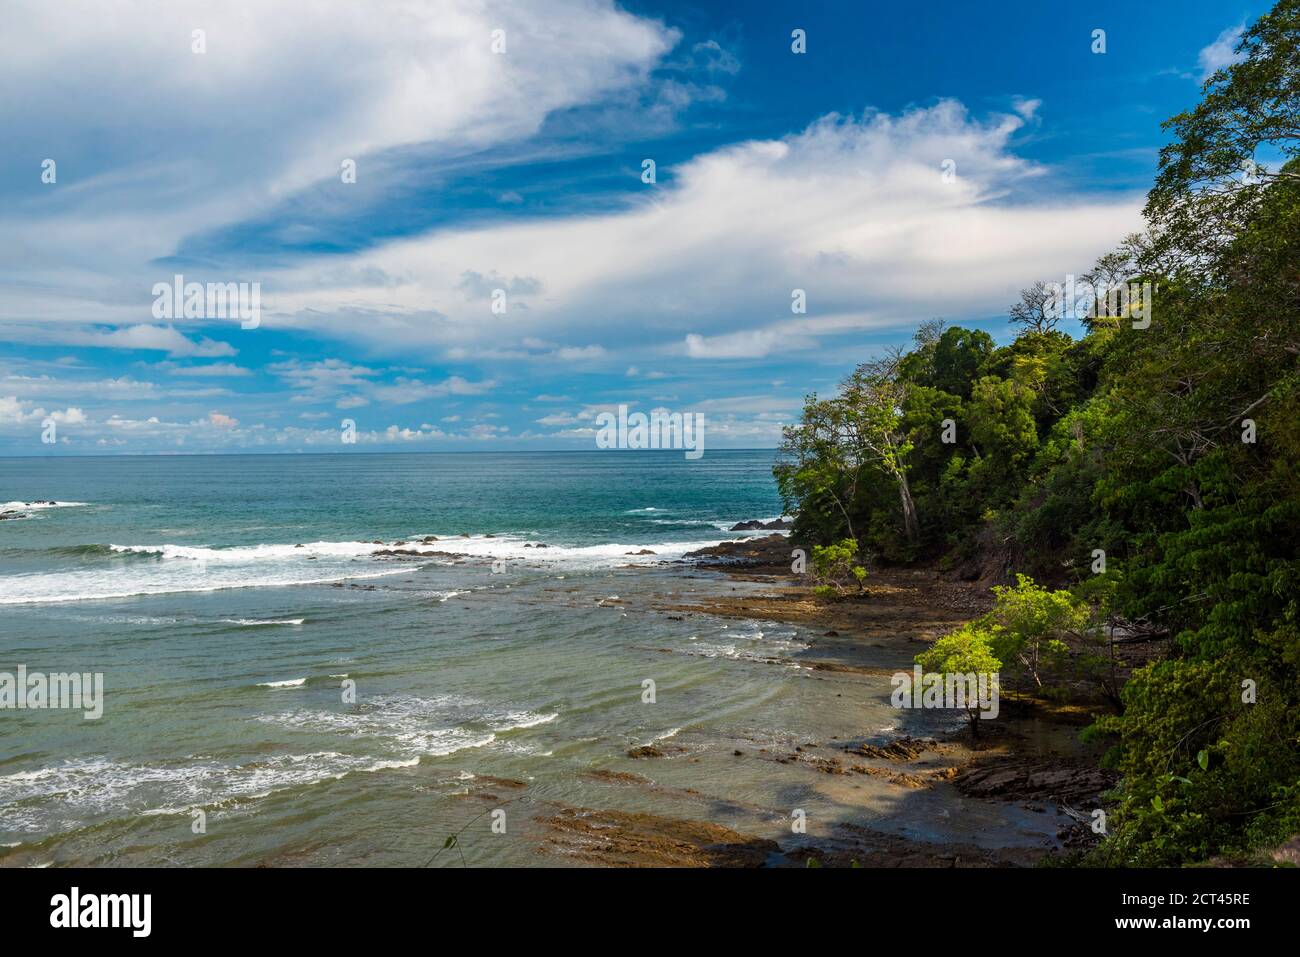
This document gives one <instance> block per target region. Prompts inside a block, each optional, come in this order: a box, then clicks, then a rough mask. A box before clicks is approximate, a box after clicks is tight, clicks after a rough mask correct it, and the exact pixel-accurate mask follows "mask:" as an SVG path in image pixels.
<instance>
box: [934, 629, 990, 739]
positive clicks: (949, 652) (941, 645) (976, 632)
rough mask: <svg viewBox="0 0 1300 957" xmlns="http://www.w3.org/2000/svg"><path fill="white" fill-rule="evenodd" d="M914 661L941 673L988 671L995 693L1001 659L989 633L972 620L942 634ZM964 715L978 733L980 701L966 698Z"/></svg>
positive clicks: (976, 736)
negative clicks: (990, 640)
mask: <svg viewBox="0 0 1300 957" xmlns="http://www.w3.org/2000/svg"><path fill="white" fill-rule="evenodd" d="M916 663H917V664H919V665H920V666H921V667H922V668H924V669H925V670H926V671H928V672H932V673H935V674H941V675H972V674H973V675H988V681H989V685H990V688H991V689H992V690H993V693H994V694H996V693H997V686H998V671H999V670H1000V669H1001V668H1002V662H1001V661H999V660H998V657H997V656H996V655H995V654H994V653H993V650H992V648H991V647H990V645H989V638H988V633H987V632H985V631H983V630H981V629H980V628H979V627H978V626H977V625H976V624H975V623H974V622H968V623H967V624H965V625H963V626H962V627H961V628H958V629H957V630H956V631H954V632H950V633H949V634H946V635H944V636H943V637H942V638H940V639H939V640H938V641H936V642H935V643H934V644H933V645H931V646H930V647H929V648H927V649H926V650H925V651H923V652H921V653H920V654H919V655H917V656H916ZM966 717H967V719H968V720H969V721H970V733H971V737H973V738H978V737H979V733H980V725H979V721H980V710H979V702H978V701H975V702H971V701H969V700H968V701H967V702H966Z"/></svg>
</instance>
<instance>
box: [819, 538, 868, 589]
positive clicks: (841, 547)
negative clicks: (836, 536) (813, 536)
mask: <svg viewBox="0 0 1300 957" xmlns="http://www.w3.org/2000/svg"><path fill="white" fill-rule="evenodd" d="M857 556H858V543H857V542H856V541H854V540H853V539H851V538H846V539H844V540H842V541H841V542H839V543H838V544H836V545H814V546H813V549H812V564H813V575H814V577H815V578H816V581H817V584H816V585H814V586H813V592H814V593H815V594H816V595H817V596H818V597H819V598H843V597H844V592H845V586H846V585H848V584H856V585H857V586H858V591H859V592H861V591H862V590H863V582H865V581H866V580H867V570H866V569H865V568H863V567H862V566H861V565H859V564H858V563H857Z"/></svg>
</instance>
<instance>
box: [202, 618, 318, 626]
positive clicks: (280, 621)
mask: <svg viewBox="0 0 1300 957" xmlns="http://www.w3.org/2000/svg"><path fill="white" fill-rule="evenodd" d="M306 620H307V619H306V618H222V619H221V622H222V624H226V625H244V626H247V627H251V626H254V625H301V624H302V623H303V622H304V621H306Z"/></svg>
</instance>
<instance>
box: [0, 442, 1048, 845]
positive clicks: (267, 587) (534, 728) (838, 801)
mask: <svg viewBox="0 0 1300 957" xmlns="http://www.w3.org/2000/svg"><path fill="white" fill-rule="evenodd" d="M771 462H772V454H771V453H770V452H710V453H709V454H708V455H707V456H706V457H705V458H704V459H702V460H699V461H696V462H688V461H684V460H683V459H682V458H681V456H680V454H679V453H556V454H551V453H536V454H514V455H508V454H483V455H452V454H447V455H437V454H431V455H334V456H262V457H258V456H204V457H187V458H130V459H93V460H87V459H81V460H67V459H63V460H58V459H52V460H32V459H25V460H23V459H9V460H0V500H13V501H25V500H31V499H33V498H41V499H54V500H58V501H67V502H76V503H82V504H78V505H74V506H69V507H66V508H47V509H41V510H25V509H22V508H19V510H20V511H22V512H24V514H27V515H28V516H29V517H27V518H23V519H17V520H7V521H4V522H0V602H2V603H4V605H5V607H4V608H3V609H0V621H2V622H3V625H2V627H0V671H6V670H10V671H11V670H14V669H15V668H16V667H17V666H18V665H19V664H22V665H26V666H27V668H28V670H29V671H45V672H55V671H77V672H102V673H103V675H104V683H105V689H106V690H105V702H104V713H103V717H102V718H100V719H98V720H85V719H84V718H83V716H82V714H81V712H78V711H59V710H39V711H33V710H26V711H14V710H0V845H3V848H0V863H4V864H9V865H45V864H51V863H53V864H73V863H80V864H176V865H222V864H253V863H269V864H305V865H316V864H334V865H388V864H392V865H412V864H422V863H425V862H426V861H428V860H430V859H431V858H435V863H438V864H440V865H441V864H450V865H456V866H459V865H461V864H462V863H469V864H533V863H548V864H556V863H564V862H565V860H564V858H562V857H556V856H554V855H553V854H550V855H548V854H545V853H542V851H543V850H544V849H545V846H546V842H545V833H544V829H543V828H541V827H540V826H539V825H538V824H537V823H536V818H538V817H541V816H545V815H546V814H548V813H551V812H552V811H553V810H554V808H555V806H557V805H577V806H588V807H611V808H620V809H626V810H643V811H651V812H655V813H662V814H666V815H671V816H678V817H692V818H698V819H701V820H709V821H714V822H716V823H720V824H725V825H728V826H731V827H734V828H737V829H738V830H742V831H744V832H746V833H754V834H760V835H762V836H766V837H776V838H780V837H782V836H788V834H789V816H790V814H791V811H792V809H794V808H796V807H797V808H801V809H804V810H805V811H806V813H807V814H808V819H809V822H810V826H809V831H810V833H813V834H816V833H818V832H819V831H824V830H825V829H827V828H829V827H830V826H832V825H833V824H834V823H835V822H836V821H842V820H853V821H858V822H861V823H869V824H872V825H873V826H877V827H881V828H884V829H888V830H894V831H899V832H902V833H908V834H914V835H916V836H920V837H925V838H928V839H931V840H945V839H953V840H958V839H959V840H962V841H967V842H972V843H981V842H996V843H999V844H1006V843H1013V842H1015V841H1023V842H1025V843H1041V840H1042V838H1043V836H1044V833H1046V832H1047V831H1048V830H1050V822H1048V821H1046V820H1044V816H1043V815H1037V816H1033V818H1034V819H1031V816H1029V815H1024V814H1022V813H1020V812H1017V811H1015V810H1014V809H1004V808H996V807H994V806H992V805H983V804H980V803H979V802H965V801H962V800H961V799H960V798H959V797H958V796H957V795H956V794H955V792H953V791H952V790H951V789H948V788H946V787H939V788H935V789H933V790H927V791H905V790H903V789H899V788H896V787H891V786H890V785H888V784H886V783H883V782H881V781H879V780H877V779H869V778H854V779H853V780H845V779H840V778H835V779H832V778H831V777H830V776H824V775H820V776H819V775H817V774H811V775H810V773H809V771H808V769H807V768H806V767H800V766H787V765H782V764H779V763H776V762H774V761H773V760H771V759H770V757H771V756H772V755H774V754H777V753H780V752H782V751H784V752H788V751H790V750H791V749H792V748H793V747H795V746H796V745H799V744H802V743H805V742H810V741H818V742H826V741H828V740H829V739H830V738H832V737H838V738H840V739H841V740H850V739H855V740H856V739H862V738H869V739H873V740H883V739H884V738H885V737H887V736H888V735H889V734H890V733H891V732H896V731H898V730H906V731H910V732H912V733H932V732H934V731H936V730H940V729H941V728H942V727H943V726H944V724H945V722H944V720H943V719H942V718H941V717H937V716H935V715H933V714H915V713H907V714H906V715H900V713H899V712H896V711H894V710H892V709H891V708H890V707H889V705H888V692H889V685H888V679H886V678H883V677H869V676H862V675H851V674H827V673H819V672H813V671H812V670H810V669H809V668H807V667H804V666H801V665H800V664H799V659H800V657H801V656H803V655H805V653H806V649H807V647H808V644H809V641H810V640H811V638H812V637H813V636H811V635H808V634H805V633H804V632H803V631H802V630H801V629H799V628H797V627H795V626H788V625H778V624H774V623H757V622H737V621H728V620H724V619H721V618H715V617H711V616H705V615H681V614H670V613H667V612H665V611H662V610H657V609H658V608H659V607H660V606H661V605H662V604H663V596H672V598H671V599H670V600H674V599H679V598H682V597H684V596H685V597H690V595H691V593H692V592H693V593H694V594H696V595H699V594H706V593H721V592H728V593H731V592H732V591H733V590H734V589H742V590H743V589H746V588H754V589H761V587H762V586H759V585H752V584H743V583H734V582H731V581H729V580H726V579H724V578H723V577H721V576H719V575H716V574H712V573H705V572H699V571H695V570H692V569H690V568H687V567H683V566H681V565H674V564H670V563H669V562H670V561H671V560H672V559H675V558H677V557H678V556H680V555H681V554H683V553H684V552H685V551H687V550H689V549H691V548H695V547H699V545H700V544H702V543H706V542H715V541H718V540H719V539H721V538H724V537H736V535H735V534H728V535H724V534H723V532H722V529H723V528H726V527H727V526H729V525H730V524H732V523H734V522H737V521H740V520H742V519H748V518H771V517H775V516H776V515H777V514H779V512H780V502H779V499H778V498H777V495H776V491H775V488H774V486H773V483H772V480H771V473H770V468H771ZM13 507H17V506H13ZM461 533H468V534H469V535H470V536H471V537H470V538H461V537H460V535H461ZM424 536H438V537H439V538H440V539H449V540H447V541H439V542H438V543H434V544H431V545H428V546H423V545H422V546H419V547H420V548H422V549H423V548H429V549H439V548H444V547H445V548H446V549H448V550H450V551H455V552H460V553H468V554H469V555H471V556H472V557H471V558H470V559H468V560H466V559H458V558H456V557H454V556H453V555H451V554H447V553H443V554H438V555H428V556H420V557H418V558H413V559H412V558H407V559H400V558H394V557H391V556H382V555H376V554H374V553H375V552H376V551H378V550H380V549H382V548H387V547H392V546H393V545H394V544H395V543H396V542H399V541H405V542H408V543H409V542H412V541H413V540H416V539H419V538H422V537H424ZM487 536H492V537H487ZM375 541H379V542H381V543H383V544H381V545H375V544H373V543H374V542H375ZM539 543H545V544H547V545H548V546H549V547H548V548H546V549H540V548H536V547H528V548H526V547H525V546H526V545H530V546H535V545H537V544H539ZM298 545H302V546H303V547H301V548H299V547H297V546H298ZM403 547H410V546H409V545H408V546H403ZM641 549H650V550H652V551H654V552H655V554H654V555H652V556H646V555H637V556H631V555H627V554H626V553H627V552H634V551H640V550H641ZM494 562H495V564H494ZM630 564H636V565H637V566H639V567H626V566H628V565H630ZM646 680H652V681H653V682H654V687H655V701H654V702H653V703H647V702H645V701H643V689H644V685H643V682H645V681H646ZM350 683H351V684H350ZM350 686H354V687H355V702H351V701H347V700H345V697H344V695H345V690H346V688H348V687H350ZM652 743H658V745H659V746H660V747H662V748H664V749H665V751H666V752H667V754H666V756H665V757H662V758H655V759H650V760H636V759H633V758H630V757H628V756H627V754H626V752H627V751H628V749H630V748H634V747H637V746H640V745H647V744H652ZM762 749H767V752H766V753H765V752H764V751H763V750H762ZM736 750H740V751H742V752H744V753H743V754H742V755H740V756H737V755H735V754H734V752H735V751H736ZM602 771H613V772H625V773H632V774H637V775H641V776H642V777H644V778H646V779H648V780H647V781H636V780H627V779H617V778H609V777H604V778H602V777H600V776H598V775H597V776H593V775H592V772H602ZM496 779H505V780H496ZM512 782H526V785H527V786H526V787H518V786H515V785H514V784H513V783H512ZM496 809H501V810H503V811H504V812H505V815H504V821H505V824H506V826H505V833H504V834H499V833H494V832H493V831H492V830H491V828H490V824H491V818H490V812H491V811H492V810H496ZM196 812H201V815H202V818H203V823H204V825H205V827H206V832H205V833H195V830H194V827H195V821H196V818H197V817H198V814H196ZM485 815H489V816H485ZM462 828H465V830H464V833H463V835H462V837H461V840H460V843H459V846H457V847H455V848H453V849H451V850H444V851H442V852H441V853H439V848H441V847H442V845H443V843H444V841H445V839H446V837H447V835H448V834H451V833H453V832H457V831H460V830H461V829H462ZM1009 835H1010V836H1009ZM435 855H436V857H435Z"/></svg>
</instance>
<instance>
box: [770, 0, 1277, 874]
mask: <svg viewBox="0 0 1300 957" xmlns="http://www.w3.org/2000/svg"><path fill="white" fill-rule="evenodd" d="M1239 53H1240V54H1241V57H1242V59H1241V61H1240V62H1238V63H1237V64H1236V65H1233V66H1230V67H1228V68H1226V69H1224V70H1220V71H1219V72H1218V73H1216V74H1215V75H1214V76H1213V77H1211V78H1210V79H1209V80H1208V81H1207V82H1206V84H1205V86H1204V88H1203V96H1202V101H1201V103H1200V104H1199V105H1198V106H1197V107H1196V108H1195V109H1193V110H1191V111H1189V112H1187V113H1183V114H1180V115H1179V116H1176V117H1174V118H1173V119H1172V120H1170V121H1169V122H1168V123H1166V124H1165V125H1166V128H1167V129H1168V130H1169V131H1170V133H1171V138H1170V144H1169V145H1168V146H1166V147H1165V148H1164V150H1163V151H1162V153H1161V158H1160V166H1159V171H1158V175H1157V179H1156V182H1155V185H1154V187H1153V189H1152V190H1151V192H1150V194H1149V196H1148V202H1147V206H1146V209H1145V214H1146V221H1147V228H1146V231H1145V232H1143V233H1142V234H1140V235H1134V236H1130V237H1129V238H1128V239H1126V240H1125V241H1124V242H1123V243H1122V245H1121V246H1120V248H1119V249H1118V250H1116V251H1115V252H1114V253H1112V254H1109V255H1107V256H1104V257H1102V259H1101V260H1100V261H1099V262H1098V263H1097V264H1096V266H1095V267H1094V268H1093V270H1092V271H1091V273H1090V274H1089V275H1088V276H1087V277H1082V278H1087V279H1088V280H1089V281H1090V282H1091V283H1092V284H1093V285H1094V286H1095V288H1096V291H1097V295H1096V296H1095V299H1090V300H1089V308H1088V309H1087V310H1086V311H1085V312H1086V314H1083V315H1076V316H1075V317H1074V318H1077V319H1078V320H1079V323H1078V325H1077V327H1076V326H1073V325H1071V324H1070V323H1069V322H1068V321H1067V322H1062V321H1061V320H1062V318H1063V317H1061V316H1060V315H1059V314H1058V313H1059V310H1056V309H1054V308H1053V301H1052V299H1051V290H1050V288H1049V287H1046V286H1044V284H1042V283H1037V284H1035V285H1034V286H1031V287H1030V288H1028V289H1026V290H1025V291H1024V292H1023V293H1022V294H1021V301H1020V302H1019V303H1017V304H1016V306H1014V307H1013V308H1012V310H1011V318H1012V320H1013V322H1014V323H1015V324H1016V325H1017V326H1018V327H1019V331H1018V335H1017V336H1016V338H1015V340H1014V341H1013V342H1011V343H1010V344H1009V345H1005V346H997V345H996V344H995V342H994V341H993V339H992V338H990V337H989V336H988V335H987V334H985V333H984V332H980V331H972V330H969V329H962V328H944V326H943V324H942V323H939V322H933V323H929V324H927V325H925V326H923V327H922V328H921V330H920V331H919V332H918V333H917V335H916V337H915V341H914V343H913V346H912V348H910V349H909V350H906V351H904V350H897V351H895V352H891V353H889V354H887V355H885V356H884V357H882V358H879V359H875V360H873V361H871V362H867V363H864V364H863V365H861V366H860V367H858V368H857V369H856V370H855V371H854V372H853V373H852V374H851V375H850V376H849V377H848V378H847V379H846V380H845V381H844V383H843V386H842V388H841V390H840V392H839V393H838V394H837V395H836V396H834V397H831V398H820V397H818V396H815V395H813V396H810V397H809V398H808V399H807V401H806V404H805V408H804V410H803V414H802V419H801V421H800V423H799V424H798V425H795V426H792V427H790V428H788V429H787V430H786V436H785V441H784V444H783V449H782V453H783V454H782V456H781V460H780V462H779V464H778V465H777V467H776V477H777V481H778V484H779V486H780V489H781V492H782V495H783V496H784V498H785V500H786V505H787V508H788V510H789V511H790V512H791V513H792V514H794V515H796V523H795V530H794V535H795V537H796V538H798V539H800V540H802V541H805V542H809V543H820V544H823V545H831V544H836V543H840V542H842V541H844V540H849V541H850V542H851V543H853V544H855V545H856V555H857V556H859V558H860V559H862V560H866V559H870V560H871V561H875V562H881V563H891V562H912V561H922V560H926V561H937V562H939V563H940V565H941V567H944V568H945V569H948V570H951V571H953V572H954V573H959V574H965V575H966V576H967V577H978V578H981V579H982V580H985V581H988V582H990V583H993V582H1003V583H1008V584H1010V583H1012V582H1013V581H1014V580H1015V576H1017V575H1027V576H1031V578H1032V579H1033V580H1028V579H1026V580H1022V581H1020V583H1019V585H1018V586H1012V587H1008V588H1006V589H1003V590H1002V591H1001V592H999V596H998V608H997V609H995V612H994V613H993V615H992V616H990V617H989V618H986V619H982V620H981V621H979V622H976V623H973V624H972V625H971V626H968V628H967V629H964V630H963V631H962V632H961V633H959V634H958V635H957V636H953V637H952V638H951V640H950V641H949V642H948V644H947V645H946V646H945V647H944V649H942V650H943V651H944V653H945V655H947V654H949V653H957V654H959V655H960V656H964V660H983V661H987V660H988V659H987V658H985V657H984V656H985V655H986V654H991V655H994V656H996V658H995V660H997V661H999V662H1000V663H1001V665H1002V667H1003V680H1004V686H1006V683H1007V681H1008V680H1011V681H1012V682H1013V683H1015V682H1018V683H1019V684H1020V685H1021V686H1027V684H1026V683H1027V682H1028V683H1032V687H1030V688H1029V690H1030V692H1031V693H1034V694H1050V693H1051V692H1052V689H1053V688H1061V687H1065V684H1064V682H1065V681H1066V680H1067V679H1070V680H1075V681H1077V680H1078V679H1079V677H1080V675H1083V676H1084V677H1090V678H1091V679H1093V680H1095V682H1096V686H1097V688H1098V690H1099V692H1100V694H1099V696H1098V700H1099V701H1103V702H1104V701H1107V700H1109V701H1110V703H1111V707H1110V708H1099V709H1098V710H1099V714H1100V716H1099V719H1098V721H1097V722H1096V724H1095V725H1094V727H1093V729H1092V732H1091V733H1093V734H1094V735H1099V736H1104V737H1106V738H1108V739H1109V741H1110V742H1111V744H1112V747H1111V749H1110V752H1109V754H1108V756H1107V759H1106V760H1107V761H1108V762H1110V763H1111V764H1112V765H1113V766H1114V767H1116V768H1117V769H1118V770H1119V771H1120V772H1121V774H1122V784H1121V785H1120V788H1119V790H1118V791H1117V792H1116V794H1115V795H1114V797H1115V801H1116V805H1115V808H1114V810H1113V811H1112V813H1111V815H1110V827H1109V836H1108V837H1107V839H1106V840H1105V842H1104V843H1103V844H1102V845H1101V847H1100V848H1099V849H1098V850H1097V851H1096V852H1095V853H1094V855H1093V859H1094V860H1095V861H1097V862H1099V863H1100V862H1106V863H1111V864H1133V865H1169V864H1181V863H1189V862H1194V861H1198V860H1204V859H1207V858H1209V857H1211V856H1214V855H1219V854H1235V853H1239V852H1244V851H1248V850H1249V849H1251V848H1256V847H1262V846H1266V845H1267V844H1269V843H1270V842H1277V841H1279V840H1282V839H1285V838H1286V837H1289V836H1290V835H1292V834H1294V833H1296V832H1297V831H1300V617H1298V601H1300V366H1298V360H1297V357H1298V356H1300V0H1282V2H1280V3H1278V5H1277V6H1276V7H1275V8H1274V9H1273V11H1272V12H1271V13H1270V14H1268V15H1267V16H1265V17H1263V18H1261V19H1260V20H1259V21H1258V22H1257V23H1256V24H1255V25H1254V26H1253V27H1252V28H1251V29H1250V30H1249V31H1248V32H1247V33H1246V34H1245V35H1244V36H1243V37H1242V39H1241V43H1240V46H1239ZM1033 278H1035V277H1026V279H1027V280H1028V279H1033ZM1064 278H1065V277H1061V280H1064ZM1129 281H1132V282H1134V283H1137V284H1139V286H1138V288H1140V284H1141V283H1144V282H1149V283H1151V286H1150V289H1151V293H1150V295H1149V301H1143V300H1142V299H1141V297H1140V296H1139V297H1137V298H1134V299H1133V300H1132V301H1129V302H1127V303H1125V302H1123V301H1122V300H1121V299H1120V297H1117V296H1114V295H1110V296H1107V295H1106V293H1107V292H1108V291H1110V290H1113V289H1114V288H1116V285H1117V284H1119V283H1123V284H1124V286H1125V288H1127V286H1128V282H1129ZM1148 307H1149V308H1150V323H1149V325H1148V324H1146V323H1144V322H1140V321H1135V318H1134V317H1135V314H1137V313H1140V312H1143V311H1144V310H1145V309H1147V308H1148ZM1062 326H1068V327H1070V328H1077V329H1078V335H1077V337H1072V336H1070V335H1068V334H1066V332H1065V331H1063V329H1062ZM1143 326H1145V328H1143ZM852 554H854V553H853V552H849V553H848V554H846V555H845V556H844V557H845V558H848V557H849V556H851V555H852ZM1035 581H1036V582H1037V583H1038V584H1035ZM1053 615H1055V616H1057V617H1056V618H1052V616H1053ZM1017 616H1019V617H1017ZM1025 622H1030V624H1025ZM1102 622H1108V623H1110V624H1111V625H1112V626H1113V625H1115V624H1116V623H1118V624H1120V625H1121V626H1122V627H1123V629H1124V630H1125V631H1126V632H1127V633H1135V632H1138V633H1146V634H1154V635H1165V636H1168V639H1169V640H1168V641H1167V642H1165V643H1164V644H1163V645H1160V646H1157V647H1162V648H1163V649H1165V650H1164V651H1163V652H1162V653H1161V655H1160V656H1159V658H1158V660H1155V661H1152V662H1150V663H1148V664H1147V665H1146V666H1144V667H1141V668H1139V669H1137V670H1136V671H1134V672H1133V674H1132V675H1131V677H1129V679H1128V680H1127V681H1126V682H1123V683H1122V687H1119V686H1117V685H1116V684H1115V683H1114V682H1113V680H1112V678H1113V669H1112V668H1108V667H1107V664H1106V654H1105V651H1104V649H1102V650H1100V651H1098V652H1097V654H1095V655H1090V654H1089V653H1088V645H1087V640H1086V639H1087V638H1088V636H1096V635H1097V634H1099V630H1100V629H1099V625H1100V623H1102ZM1081 639H1082V644H1080V640H1081ZM1008 670H1011V671H1013V672H1014V673H1015V674H1014V676H1012V677H1011V678H1010V679H1009V678H1008V675H1007V672H1008ZM1067 672H1068V674H1067ZM1108 682H1109V683H1108Z"/></svg>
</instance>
